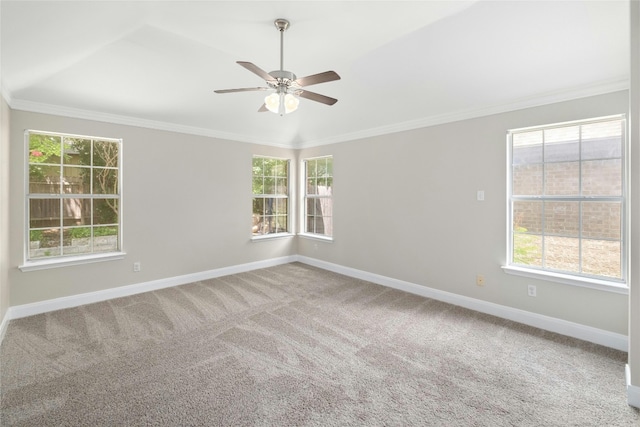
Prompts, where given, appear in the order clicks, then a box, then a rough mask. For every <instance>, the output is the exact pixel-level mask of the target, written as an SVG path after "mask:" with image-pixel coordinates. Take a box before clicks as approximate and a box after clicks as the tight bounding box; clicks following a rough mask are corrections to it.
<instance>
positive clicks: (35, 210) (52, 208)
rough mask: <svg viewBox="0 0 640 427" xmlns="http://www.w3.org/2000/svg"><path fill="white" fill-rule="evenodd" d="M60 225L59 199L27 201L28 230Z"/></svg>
mask: <svg viewBox="0 0 640 427" xmlns="http://www.w3.org/2000/svg"><path fill="white" fill-rule="evenodd" d="M59 225H60V199H31V200H29V228H41V227H51V226H59Z"/></svg>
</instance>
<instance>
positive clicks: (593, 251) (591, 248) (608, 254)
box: [582, 239, 622, 279]
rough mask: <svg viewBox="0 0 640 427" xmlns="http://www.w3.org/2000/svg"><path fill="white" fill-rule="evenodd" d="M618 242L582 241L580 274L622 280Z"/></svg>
mask: <svg viewBox="0 0 640 427" xmlns="http://www.w3.org/2000/svg"><path fill="white" fill-rule="evenodd" d="M620 248H621V244H620V242H619V241H609V240H594V239H583V240H582V272H583V273H585V274H592V275H596V276H606V277H613V278H616V279H620V278H622V266H621V262H620V260H621V249H620Z"/></svg>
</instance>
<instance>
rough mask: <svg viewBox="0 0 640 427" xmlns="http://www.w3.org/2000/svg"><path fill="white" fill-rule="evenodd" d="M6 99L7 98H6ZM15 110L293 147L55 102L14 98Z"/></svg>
mask: <svg viewBox="0 0 640 427" xmlns="http://www.w3.org/2000/svg"><path fill="white" fill-rule="evenodd" d="M5 99H6V98H5ZM8 103H9V106H10V107H11V109H13V110H19V111H27V112H30V113H42V114H50V115H54V116H63V117H71V118H75V119H84V120H94V121H98V122H106V123H113V124H118V125H125V126H135V127H141V128H147V129H154V130H162V131H168V132H177V133H183V134H188V135H197V136H206V137H210V138H216V139H224V140H229V141H238V142H244V143H248V144H260V145H271V146H274V147H284V148H291V146H290V145H288V144H277V143H270V142H265V141H264V140H262V139H260V140H257V139H252V138H248V137H246V136H244V135H238V134H234V133H228V132H221V131H217V130H213V129H205V128H199V127H195V126H185V125H179V124H176V123H170V122H161V121H156V120H148V119H141V118H137V117H130V116H121V115H118V114H110V113H103V112H99V111H92V110H83V109H80V108H72V107H64V106H59V105H53V104H45V103H40V102H33V101H25V100H22V99H13V100H12V101H11V102H8Z"/></svg>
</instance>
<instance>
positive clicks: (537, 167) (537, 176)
mask: <svg viewBox="0 0 640 427" xmlns="http://www.w3.org/2000/svg"><path fill="white" fill-rule="evenodd" d="M542 169H543V165H542V164H534V165H517V166H514V167H513V189H512V191H513V194H514V195H518V196H523V195H528V196H538V195H542Z"/></svg>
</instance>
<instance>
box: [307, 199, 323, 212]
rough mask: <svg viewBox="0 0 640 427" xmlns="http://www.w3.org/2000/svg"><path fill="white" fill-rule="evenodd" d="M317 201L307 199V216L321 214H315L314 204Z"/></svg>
mask: <svg viewBox="0 0 640 427" xmlns="http://www.w3.org/2000/svg"><path fill="white" fill-rule="evenodd" d="M317 201H318V199H315V198H314V199H307V215H313V216H315V215H316V214H322V213H321V212H317V213H316V202H317Z"/></svg>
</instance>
